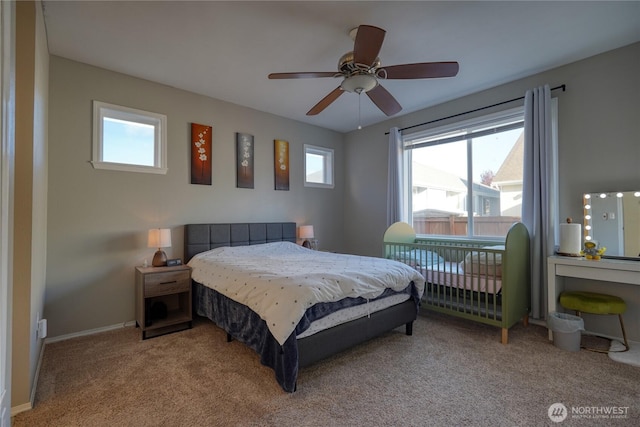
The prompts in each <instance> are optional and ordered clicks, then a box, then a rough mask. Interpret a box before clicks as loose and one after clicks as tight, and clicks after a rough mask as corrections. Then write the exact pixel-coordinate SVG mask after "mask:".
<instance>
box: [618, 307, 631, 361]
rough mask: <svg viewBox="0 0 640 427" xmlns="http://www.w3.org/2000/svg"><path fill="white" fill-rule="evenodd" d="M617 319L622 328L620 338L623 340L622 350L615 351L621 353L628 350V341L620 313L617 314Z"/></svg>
mask: <svg viewBox="0 0 640 427" xmlns="http://www.w3.org/2000/svg"><path fill="white" fill-rule="evenodd" d="M618 319H620V328H622V339H623V340H624V350H620V351H619V352H616V353H623V352H625V351H627V350H629V342H628V341H627V333H626V332H625V330H624V322H623V321H622V314H618Z"/></svg>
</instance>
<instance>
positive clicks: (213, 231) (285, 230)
mask: <svg viewBox="0 0 640 427" xmlns="http://www.w3.org/2000/svg"><path fill="white" fill-rule="evenodd" d="M281 241H288V242H293V243H295V242H296V223H295V222H256V223H246V222H244V223H236V224H187V225H185V226H184V258H185V260H184V262H185V263H187V262H189V260H190V259H191V258H193V256H194V255H196V254H199V253H200V252H204V251H208V250H210V249H215V248H219V247H221V246H246V245H257V244H259V243H271V242H281Z"/></svg>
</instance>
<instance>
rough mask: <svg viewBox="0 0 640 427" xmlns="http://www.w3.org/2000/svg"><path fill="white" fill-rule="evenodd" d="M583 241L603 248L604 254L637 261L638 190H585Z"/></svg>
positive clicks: (639, 243) (639, 246)
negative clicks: (586, 191)
mask: <svg viewBox="0 0 640 427" xmlns="http://www.w3.org/2000/svg"><path fill="white" fill-rule="evenodd" d="M583 200H584V225H583V227H584V230H583V232H584V240H585V241H589V240H593V241H596V242H598V244H599V246H604V247H606V248H607V251H606V252H605V257H609V258H631V259H636V260H640V191H616V192H609V193H587V194H585V195H584V197H583Z"/></svg>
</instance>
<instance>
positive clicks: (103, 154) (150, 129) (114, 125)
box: [91, 101, 167, 174]
mask: <svg viewBox="0 0 640 427" xmlns="http://www.w3.org/2000/svg"><path fill="white" fill-rule="evenodd" d="M166 138H167V116H165V115H163V114H157V113H151V112H148V111H142V110H136V109H134V108H128V107H122V106H120V105H114V104H107V103H105V102H100V101H93V153H92V161H91V164H92V165H93V167H94V168H96V169H112V170H120V171H131V172H147V173H157V174H165V173H167V143H166Z"/></svg>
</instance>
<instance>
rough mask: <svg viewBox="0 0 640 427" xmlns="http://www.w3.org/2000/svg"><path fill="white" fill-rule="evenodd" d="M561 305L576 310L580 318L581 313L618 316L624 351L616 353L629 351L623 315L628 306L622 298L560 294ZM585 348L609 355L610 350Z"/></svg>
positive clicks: (572, 293) (573, 292)
mask: <svg viewBox="0 0 640 427" xmlns="http://www.w3.org/2000/svg"><path fill="white" fill-rule="evenodd" d="M560 305H562V306H563V307H564V308H566V309H568V310H575V312H576V315H578V316H580V313H590V314H611V315H615V314H617V315H618V319H620V327H621V328H622V338H623V339H624V350H618V351H616V353H617V352H620V353H622V352H624V351H627V350H629V343H628V342H627V334H626V332H625V331H624V323H623V322H622V313H624V312H625V311H626V310H627V305H626V304H625V302H624V300H623V299H622V298H619V297H616V296H614V295H607V294H598V293H595V292H581V291H571V292H562V293H561V294H560ZM583 348H585V349H586V350H589V351H596V352H598V353H609V350H597V349H592V348H586V347H583ZM612 353H613V352H612Z"/></svg>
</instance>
